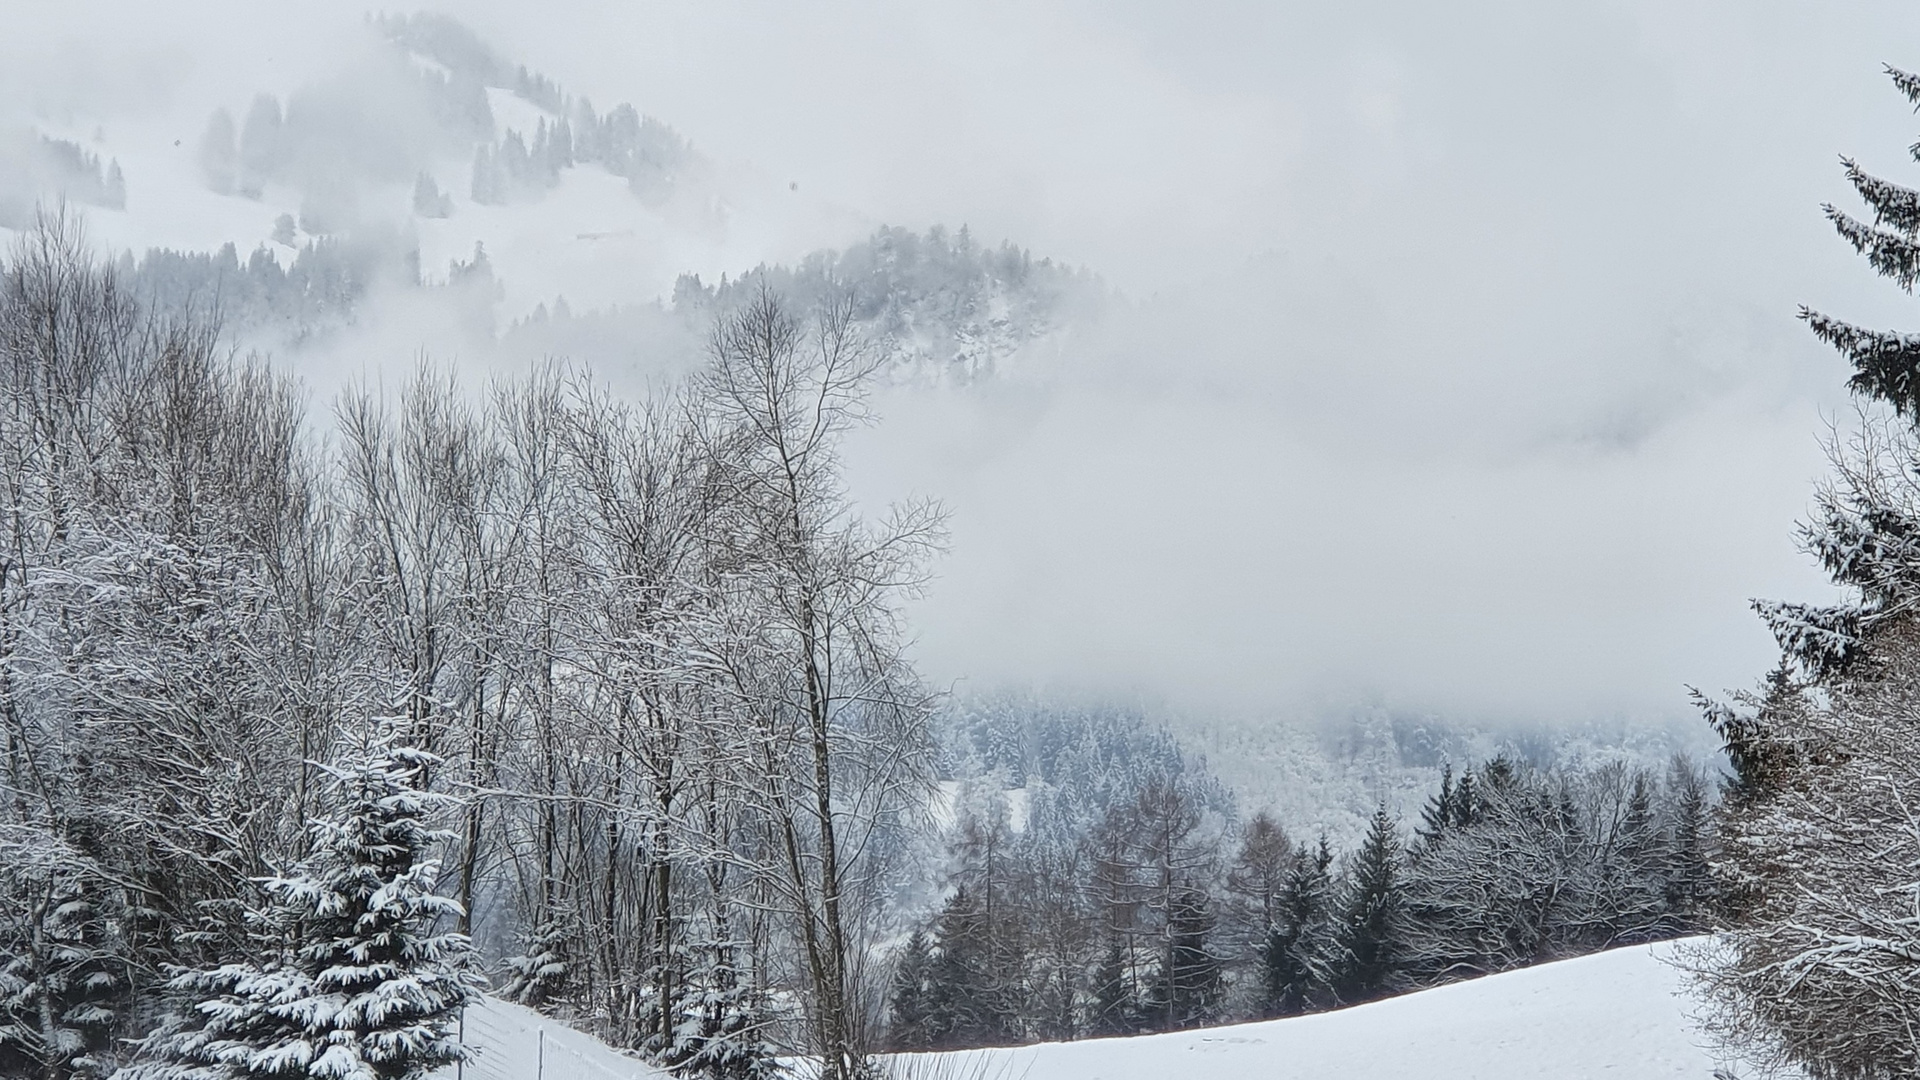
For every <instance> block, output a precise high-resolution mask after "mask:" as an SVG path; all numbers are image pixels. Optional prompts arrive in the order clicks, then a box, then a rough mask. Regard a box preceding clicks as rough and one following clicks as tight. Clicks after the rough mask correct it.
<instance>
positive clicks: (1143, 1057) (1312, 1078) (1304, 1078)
mask: <svg viewBox="0 0 1920 1080" xmlns="http://www.w3.org/2000/svg"><path fill="white" fill-rule="evenodd" d="M1673 949H1674V946H1672V945H1656V946H1651V947H1647V946H1637V947H1632V948H1624V949H1616V950H1613V951H1611V952H1605V953H1600V954H1598V955H1595V956H1587V957H1582V958H1580V959H1578V960H1567V961H1563V962H1561V963H1557V964H1543V965H1541V966H1539V967H1536V968H1529V969H1527V970H1524V971H1514V972H1509V973H1507V974H1504V975H1494V976H1490V977H1488V978H1484V979H1478V980H1475V981H1473V982H1465V983H1458V984H1456V985H1453V986H1443V987H1440V988H1439V989H1435V990H1427V991H1423V992H1421V993H1417V994H1408V995H1406V996H1404V997H1399V998H1394V999H1392V1000H1389V1001H1381V1002H1376V1003H1374V1004H1372V1005H1362V1006H1359V1007H1356V1008H1352V1009H1345V1010H1341V1011H1339V1012H1331V1013H1322V1014H1319V1015H1316V1016H1303V1017H1297V1018H1294V1019H1291V1020H1270V1021H1265V1022H1262V1023H1253V1024H1236V1025H1233V1026H1230V1027H1219V1028H1206V1029H1202V1030H1198V1031H1186V1032H1180V1033H1178V1034H1172V1035H1143V1036H1139V1037H1136V1038H1128V1039H1090V1040H1086V1041H1083V1042H1074V1043H1048V1044H1044V1045H1040V1046H1029V1047H1020V1048H1016V1049H1008V1050H981V1051H969V1052H963V1053H952V1054H923V1055H910V1056H904V1057H901V1058H898V1059H895V1061H894V1065H895V1067H896V1072H897V1074H898V1075H899V1076H901V1077H903V1078H905V1080H913V1078H926V1080H936V1078H937V1080H1179V1078H1185V1077H1193V1078H1205V1080H1330V1078H1342V1080H1398V1078H1400V1077H1419V1078H1421V1080H1535V1078H1542V1080H1544V1078H1552V1080H1581V1078H1584V1077H1595V1078H1601V1077H1607V1078H1620V1080H1629V1078H1631V1080H1665V1078H1675V1080H1679V1078H1686V1080H1711V1078H1712V1077H1713V1076H1714V1075H1715V1070H1716V1069H1722V1068H1731V1070H1732V1075H1736V1076H1742V1075H1745V1071H1744V1070H1743V1069H1740V1068H1738V1066H1737V1065H1736V1064H1735V1063H1730V1062H1727V1061H1724V1060H1720V1059H1719V1058H1717V1057H1716V1056H1715V1055H1714V1054H1712V1053H1710V1052H1709V1051H1708V1050H1707V1049H1706V1047H1705V1041H1706V1040H1705V1038H1704V1037H1703V1036H1702V1035H1701V1033H1700V1031H1699V1029H1698V1028H1697V1027H1696V1026H1695V1025H1694V1023H1693V1022H1692V1021H1691V1020H1690V1019H1689V1015H1688V1014H1689V1008H1690V1006H1689V1003H1688V1001H1687V999H1686V998H1685V997H1684V996H1683V990H1684V984H1685V981H1686V976H1685V975H1684V974H1683V973H1682V972H1680V971H1679V970H1678V969H1676V968H1675V967H1673V966H1672V964H1671V963H1669V960H1670V958H1671V957H1672V955H1673ZM466 1033H467V1041H468V1043H469V1045H470V1046H471V1047H472V1048H473V1050H474V1057H473V1060H472V1061H470V1062H469V1063H468V1064H467V1065H466V1066H465V1077H467V1078H472V1080H571V1078H574V1077H578V1078H580V1080H645V1078H655V1077H661V1076H664V1075H665V1074H664V1073H659V1072H656V1071H654V1070H650V1069H648V1068H646V1067H645V1066H642V1065H639V1064H637V1063H635V1062H634V1061H633V1060H632V1059H631V1058H627V1057H624V1056H622V1055H620V1054H618V1053H616V1052H614V1051H613V1050H611V1049H608V1048H607V1047H606V1046H604V1045H603V1044H601V1043H599V1042H597V1041H596V1040H594V1039H592V1038H590V1037H588V1036H585V1035H582V1034H580V1033H578V1032H574V1031H570V1030H568V1029H566V1028H564V1027H562V1026H560V1025H558V1024H556V1023H554V1022H553V1021H551V1020H545V1019H543V1018H542V1017H540V1016H539V1015H538V1014H537V1013H534V1012H531V1011H529V1010H526V1009H522V1008H519V1007H517V1006H513V1005H506V1004H503V1003H500V1002H496V1001H492V1000H489V1001H487V1002H486V1003H485V1004H484V1005H482V1006H479V1007H477V1008H475V1009H473V1010H470V1011H469V1012H468V1014H467V1029H466ZM451 1075H452V1074H451V1072H449V1073H448V1074H447V1076H449V1077H450V1076H451Z"/></svg>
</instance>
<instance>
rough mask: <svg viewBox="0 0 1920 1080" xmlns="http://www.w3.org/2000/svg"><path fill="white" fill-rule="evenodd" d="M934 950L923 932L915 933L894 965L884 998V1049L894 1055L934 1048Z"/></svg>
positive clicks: (908, 939)
mask: <svg viewBox="0 0 1920 1080" xmlns="http://www.w3.org/2000/svg"><path fill="white" fill-rule="evenodd" d="M932 975H933V950H932V948H930V947H929V946H928V944H927V935H926V933H925V932H924V931H920V930H915V931H914V932H913V934H912V936H910V937H908V938H907V943H906V945H905V946H903V947H902V948H901V950H900V957H899V959H898V960H897V961H895V963H894V968H893V983H892V987H891V991H890V993H889V994H888V995H887V1045H888V1049H890V1050H893V1051H895V1052H899V1051H906V1050H926V1049H929V1048H931V1047H932V1046H933V1033H932V1031H931V1029H930V1027H929V1024H930V1022H931V1017H930V1015H929V1013H928V991H929V986H928V984H929V981H930V980H931V978H932Z"/></svg>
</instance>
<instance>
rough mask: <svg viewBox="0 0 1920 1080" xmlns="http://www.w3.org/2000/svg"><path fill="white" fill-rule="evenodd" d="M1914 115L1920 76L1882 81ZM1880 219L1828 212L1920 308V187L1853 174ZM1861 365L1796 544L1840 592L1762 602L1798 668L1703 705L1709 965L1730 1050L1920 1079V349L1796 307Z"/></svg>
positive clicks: (1837, 1071) (1816, 1072)
mask: <svg viewBox="0 0 1920 1080" xmlns="http://www.w3.org/2000/svg"><path fill="white" fill-rule="evenodd" d="M1887 71H1888V74H1889V75H1890V76H1891V77H1892V79H1893V82H1894V85H1895V87H1896V88H1897V89H1898V90H1899V92H1900V93H1901V94H1902V95H1903V96H1904V97H1906V99H1907V101H1908V102H1909V104H1911V105H1913V106H1915V107H1920V76H1916V75H1913V74H1909V73H1907V72H1903V71H1898V70H1895V69H1892V68H1889V69H1887ZM1841 164H1842V167H1843V169H1844V173H1845V177H1846V180H1847V181H1848V183H1850V184H1851V185H1852V187H1853V188H1854V190H1855V191H1856V192H1857V193H1858V195H1859V197H1860V198H1861V200H1862V201H1863V202H1864V203H1865V204H1866V206H1867V208H1868V209H1869V210H1870V211H1871V215H1870V218H1868V219H1862V218H1860V217H1856V216H1854V215H1852V214H1849V213H1847V212H1845V211H1843V210H1840V209H1838V208H1836V207H1834V206H1831V205H1829V206H1826V207H1825V208H1824V209H1825V212H1826V216H1827V218H1828V220H1829V221H1831V222H1832V224H1833V225H1834V227H1835V229H1836V230H1837V231H1838V232H1839V234H1840V236H1841V237H1842V238H1843V239H1844V240H1845V241H1846V242H1847V243H1848V244H1849V245H1850V246H1852V247H1853V248H1854V250H1856V251H1857V252H1859V253H1860V254H1861V255H1862V256H1864V257H1865V258H1866V259H1867V261H1868V263H1869V264H1870V265H1871V266H1872V267H1873V268H1874V270H1876V271H1877V272H1878V273H1880V274H1881V275H1882V276H1885V277H1887V278H1889V279H1891V280H1892V281H1893V282H1894V283H1895V284H1896V285H1898V286H1899V287H1900V288H1901V289H1902V290H1903V291H1906V292H1908V293H1909V294H1911V293H1912V292H1913V290H1914V287H1915V285H1916V283H1920V189H1916V188H1913V187H1907V186H1904V185H1901V184H1898V183H1894V182H1891V181H1888V180H1885V179H1882V178H1880V177H1877V176H1874V175H1872V174H1870V173H1868V172H1867V171H1865V170H1864V169H1862V168H1861V167H1860V166H1859V165H1858V164H1857V163H1856V162H1854V161H1853V160H1851V159H1845V158H1843V159H1842V161H1841ZM1800 314H1801V317H1802V318H1803V319H1805V320H1806V321H1807V323H1808V325H1809V326H1810V327H1811V328H1812V330H1813V332H1814V334H1815V335H1817V336H1818V337H1819V338H1820V339H1821V340H1823V341H1825V342H1826V343H1828V344H1830V345H1832V346H1833V347H1834V348H1835V349H1837V350H1838V351H1839V352H1840V353H1841V354H1842V355H1843V356H1844V357H1845V358H1846V359H1847V360H1848V362H1849V363H1850V364H1851V365H1852V367H1853V374H1852V376H1851V378H1850V379H1849V380H1848V387H1849V389H1851V390H1852V391H1853V393H1854V395H1855V396H1856V398H1858V399H1859V400H1860V401H1861V403H1862V405H1863V408H1862V411H1861V421H1860V428H1859V430H1858V432H1857V433H1856V434H1854V435H1853V436H1851V437H1849V438H1847V439H1844V440H1839V439H1837V440H1835V442H1834V444H1832V445H1830V446H1829V457H1830V458H1831V460H1832V463H1833V467H1834V475H1833V478H1832V479H1831V480H1830V481H1829V482H1828V483H1827V484H1825V485H1823V486H1822V487H1821V488H1820V489H1819V490H1818V491H1817V492H1816V495H1815V500H1814V511H1813V515H1812V519H1811V520H1810V521H1808V522H1806V523H1804V524H1803V525H1802V526H1801V528H1800V541H1801V544H1802V546H1803V547H1804V548H1805V549H1806V550H1807V551H1808V553H1810V554H1812V555H1813V556H1814V557H1815V558H1817V559H1818V560H1819V562H1820V564H1821V566H1822V568H1823V569H1824V570H1825V571H1826V572H1827V574H1828V576H1829V578H1830V579H1831V580H1832V582H1833V583H1834V584H1835V585H1837V586H1839V587H1840V589H1841V591H1842V595H1841V598H1840V599H1839V601H1838V602H1832V603H1817V604H1806V603H1784V602H1761V603H1757V604H1756V605H1755V606H1756V608H1757V609H1758V611H1759V613H1760V615H1761V617H1762V618H1763V619H1765V620H1766V622H1767V624H1768V625H1769V627H1770V628H1771V629H1772V631H1773V633H1774V636H1775V638H1776V639H1777V641H1778V642H1779V644H1780V647H1781V651H1782V653H1783V655H1784V657H1785V658H1786V660H1787V661H1788V664H1789V665H1790V668H1783V669H1781V670H1779V671H1776V673H1775V674H1774V675H1773V676H1772V677H1770V678H1769V679H1768V680H1767V684H1766V685H1765V686H1764V687H1763V689H1762V690H1761V692H1760V693H1758V694H1753V695H1746V696H1745V699H1744V701H1743V702H1741V704H1744V705H1745V706H1747V708H1746V709H1745V710H1736V709H1733V708H1728V707H1724V706H1719V705H1714V704H1712V703H1706V704H1707V719H1708V720H1709V722H1711V723H1712V724H1713V726H1714V727H1715V729H1716V730H1717V731H1718V732H1719V733H1720V735H1721V736H1722V738H1723V739H1724V740H1725V742H1726V747H1727V751H1728V754H1729V757H1730V758H1731V759H1732V761H1733V764H1734V767H1735V770H1736V774H1737V775H1736V778H1735V780H1734V782H1733V784H1731V785H1730V786H1729V789H1728V791H1727V800H1726V803H1725V808H1724V812H1723V815H1722V817H1721V819H1720V831H1721V836H1722V839H1723V844H1722V850H1723V851H1724V853H1725V854H1724V856H1723V857H1722V858H1721V859H1720V860H1718V861H1717V862H1716V864H1715V869H1716V871H1717V872H1718V873H1719V874H1720V876H1721V880H1720V882H1718V885H1719V887H1720V888H1721V889H1722V890H1724V891H1725V893H1726V894H1727V896H1728V898H1729V899H1728V902H1727V910H1728V912H1729V913H1730V914H1731V915H1733V916H1734V919H1735V924H1734V926H1733V927H1732V928H1731V930H1730V931H1729V932H1728V933H1726V934H1723V935H1721V936H1720V938H1719V940H1718V944H1719V949H1718V951H1717V952H1716V954H1715V955H1714V957H1713V958H1711V959H1710V960H1709V961H1707V962H1705V963H1704V964H1703V968H1704V974H1705V975H1706V984H1707V986H1708V988H1709V989H1710V990H1711V991H1712V992H1713V994H1714V997H1715V1000H1716V1002H1717V1004H1718V1005H1719V1006H1720V1008H1719V1009H1718V1011H1717V1012H1716V1013H1715V1014H1714V1018H1715V1020H1716V1025H1717V1027H1718V1030H1719V1032H1720V1034H1721V1035H1722V1036H1723V1037H1725V1038H1727V1039H1728V1040H1729V1041H1732V1042H1735V1043H1737V1044H1739V1045H1740V1046H1741V1048H1742V1050H1743V1051H1744V1052H1745V1053H1746V1055H1747V1056H1748V1057H1750V1058H1756V1057H1757V1058H1759V1059H1761V1060H1762V1063H1763V1064H1768V1065H1787V1066H1791V1067H1793V1068H1794V1071H1804V1072H1805V1073H1807V1074H1808V1075H1812V1076H1820V1077H1848V1078H1852V1077H1863V1078H1865V1077H1882V1076H1911V1075H1915V1074H1916V1073H1920V1044H1916V1042H1915V1040H1914V1038H1913V1031H1914V1018H1915V1015H1916V1007H1917V1005H1920V994H1917V993H1916V991H1915V987H1914V981H1913V971H1914V960H1913V957H1914V956H1916V955H1920V932H1917V931H1916V927H1915V924H1914V919H1913V897H1914V895H1915V891H1916V887H1917V885H1916V882H1915V874H1914V872H1913V867H1914V866H1916V865H1920V838H1916V837H1915V835H1914V831H1913V828H1912V819H1911V816H1910V815H1911V807H1912V806H1913V804H1914V802H1915V801H1917V800H1920V767H1917V766H1916V762H1920V728H1916V725H1915V723H1914V717H1915V715H1916V714H1920V624H1917V623H1916V621H1915V615H1914V612H1915V611H1916V610H1917V609H1920V469H1917V468H1916V462H1920V334H1914V333H1902V332H1898V331H1889V330H1874V329H1869V328H1866V327H1862V326H1859V325H1857V324H1854V323H1850V322H1847V321H1844V320H1842V319H1839V318H1836V317H1834V316H1832V315H1828V314H1826V313H1824V312H1819V311H1813V310H1809V309H1802V311H1801V313H1800Z"/></svg>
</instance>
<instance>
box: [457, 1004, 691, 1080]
mask: <svg viewBox="0 0 1920 1080" xmlns="http://www.w3.org/2000/svg"><path fill="white" fill-rule="evenodd" d="M461 1039H462V1041H463V1043H464V1044H465V1046H466V1048H467V1060H466V1061H465V1062H463V1063H462V1064H460V1065H459V1066H457V1067H452V1068H446V1069H442V1070H440V1071H439V1072H436V1073H433V1074H432V1078H433V1080H668V1078H669V1077H671V1076H672V1075H673V1074H671V1073H668V1072H665V1071H663V1070H660V1069H656V1068H653V1067H652V1066H650V1065H647V1064H644V1063H642V1062H640V1061H636V1060H634V1059H633V1058H630V1057H628V1056H627V1055H625V1054H622V1053H621V1052H620V1051H618V1050H615V1049H614V1048H613V1047H611V1046H608V1045H607V1044H606V1043H603V1042H601V1041H600V1040H599V1039H596V1038H594V1037H593V1036H591V1035H588V1034H587V1033H585V1032H582V1031H575V1030H573V1029H572V1028H570V1027H568V1026H566V1025H565V1024H563V1023H561V1022H560V1021H558V1020H551V1019H548V1018H547V1017H544V1016H541V1015H540V1014H539V1013H537V1012H535V1011H533V1010H532V1009H528V1008H524V1007H522V1006H519V1005H513V1004H509V1003H508V1002H505V1001H501V1000H500V999H498V998H491V997H489V998H482V999H480V1002H479V1003H478V1004H476V1005H472V1006H470V1007H468V1009H467V1014H466V1017H465V1018H464V1021H463V1024H462V1027H461Z"/></svg>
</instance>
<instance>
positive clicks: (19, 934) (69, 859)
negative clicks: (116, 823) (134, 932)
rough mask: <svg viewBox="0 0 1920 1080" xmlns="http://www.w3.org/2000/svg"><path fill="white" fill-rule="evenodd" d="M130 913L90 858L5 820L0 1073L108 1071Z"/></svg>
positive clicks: (124, 980)
mask: <svg viewBox="0 0 1920 1080" xmlns="http://www.w3.org/2000/svg"><path fill="white" fill-rule="evenodd" d="M123 914H124V911H123V909H122V905H120V904H119V903H118V901H117V899H116V897H115V894H114V891H113V890H112V889H111V888H110V886H109V885H108V883H107V882H106V880H105V879H104V878H103V877H102V875H101V874H100V868H99V867H98V866H97V865H96V864H95V863H94V862H93V860H91V859H89V858H87V857H86V856H84V855H82V854H81V853H80V852H78V851H76V850H75V849H74V848H73V847H72V845H70V844H67V843H65V842H64V841H62V840H60V839H59V838H57V837H55V836H53V835H51V834H49V833H47V832H45V831H43V830H39V829H35V828H31V827H20V826H5V825H0V1076H9V1077H12V1076H19V1077H28V1076H32V1077H44V1078H47V1080H69V1078H72V1080H79V1078H83V1077H98V1076H103V1075H105V1073H106V1072H107V1071H108V1069H109V1060H110V1058H109V1054H108V1051H109V1050H110V1044H111V1041H112V1036H113V1035H114V1028H115V1024H116V1022H117V1020H118V1019H119V1017H118V1013H119V1011H120V1010H121V1009H122V1008H123V1007H124V1006H125V1004H126V1001H125V993H126V990H127V988H128V981H129V980H128V974H129V973H128V970H127V968H128V964H127V957H126V955H125V945H124V942H123V941H122V940H121V934H120V932H119V931H120V928H121V924H122V923H123V920H122V919H121V918H119V916H121V915H123Z"/></svg>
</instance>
